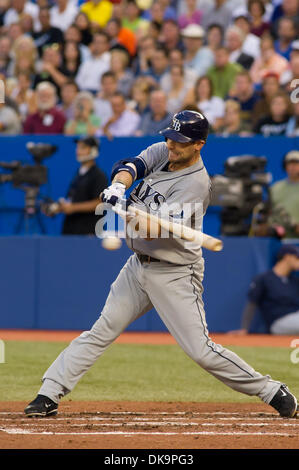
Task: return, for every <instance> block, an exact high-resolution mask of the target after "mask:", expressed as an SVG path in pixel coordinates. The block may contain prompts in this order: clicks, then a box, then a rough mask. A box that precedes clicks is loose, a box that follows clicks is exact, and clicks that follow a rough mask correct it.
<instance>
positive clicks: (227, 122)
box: [217, 100, 251, 137]
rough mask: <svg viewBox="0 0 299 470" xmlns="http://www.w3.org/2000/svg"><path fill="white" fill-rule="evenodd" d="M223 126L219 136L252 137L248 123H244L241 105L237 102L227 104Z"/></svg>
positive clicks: (218, 132)
mask: <svg viewBox="0 0 299 470" xmlns="http://www.w3.org/2000/svg"><path fill="white" fill-rule="evenodd" d="M223 121H224V122H223V126H220V127H219V129H218V130H217V134H218V135H222V136H223V137H228V136H230V135H239V136H241V137H246V136H249V135H251V129H250V127H249V125H248V124H247V123H244V122H243V121H242V117H241V105H240V103H238V102H237V101H235V100H227V101H226V102H225V114H224V120H223Z"/></svg>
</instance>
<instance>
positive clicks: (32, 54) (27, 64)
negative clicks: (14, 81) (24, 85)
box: [7, 36, 38, 77]
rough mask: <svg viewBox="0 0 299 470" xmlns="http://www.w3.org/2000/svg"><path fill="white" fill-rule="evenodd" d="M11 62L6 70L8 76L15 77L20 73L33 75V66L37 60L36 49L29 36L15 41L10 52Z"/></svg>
mask: <svg viewBox="0 0 299 470" xmlns="http://www.w3.org/2000/svg"><path fill="white" fill-rule="evenodd" d="M11 56H12V61H11V63H10V64H9V67H8V69H7V74H8V75H9V76H15V75H17V74H18V73H19V72H20V71H24V72H26V71H27V72H28V73H30V75H31V76H32V77H33V76H34V75H35V64H36V60H37V58H38V53H37V48H36V47H35V44H34V41H33V39H32V38H31V37H30V36H21V37H19V38H18V39H16V40H15V42H14V43H13V45H12V50H11Z"/></svg>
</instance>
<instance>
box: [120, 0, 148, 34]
mask: <svg viewBox="0 0 299 470" xmlns="http://www.w3.org/2000/svg"><path fill="white" fill-rule="evenodd" d="M141 14H142V10H141V9H140V8H139V7H138V5H137V3H136V1H135V0H128V1H127V5H126V8H125V11H124V15H122V26H123V27H124V28H127V29H130V30H131V31H132V32H133V33H134V34H135V37H136V38H137V39H138V38H140V37H142V36H144V35H145V34H147V31H148V27H149V21H148V20H146V19H144V18H142V16H141Z"/></svg>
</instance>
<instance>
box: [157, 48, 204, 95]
mask: <svg viewBox="0 0 299 470" xmlns="http://www.w3.org/2000/svg"><path fill="white" fill-rule="evenodd" d="M168 59H169V69H170V68H171V67H172V66H173V65H178V66H180V67H184V81H185V84H186V88H187V89H190V88H192V87H193V86H194V84H195V82H196V79H197V73H196V71H195V70H194V69H192V68H191V67H188V66H186V65H184V53H183V51H181V50H180V49H173V50H172V51H170V52H169V56H168ZM160 86H161V88H162V90H164V91H165V92H166V93H168V91H169V90H170V87H171V77H170V72H169V70H168V72H166V73H165V74H164V76H163V77H162V78H161V81H160Z"/></svg>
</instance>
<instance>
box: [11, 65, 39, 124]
mask: <svg viewBox="0 0 299 470" xmlns="http://www.w3.org/2000/svg"><path fill="white" fill-rule="evenodd" d="M16 78H17V82H16V86H15V87H14V88H13V89H12V91H11V93H10V98H11V99H13V100H14V101H15V102H16V103H17V105H18V112H19V116H20V118H21V121H25V119H26V117H27V116H28V114H33V113H35V112H36V109H37V104H36V95H35V92H34V91H33V90H32V89H31V77H30V74H29V73H26V72H20V73H19V74H18V75H17V77H16Z"/></svg>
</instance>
